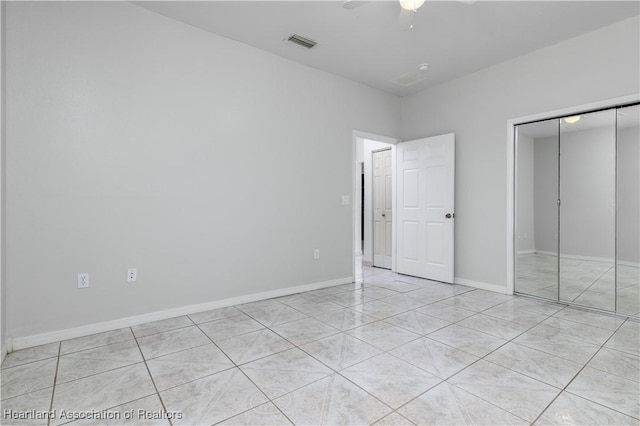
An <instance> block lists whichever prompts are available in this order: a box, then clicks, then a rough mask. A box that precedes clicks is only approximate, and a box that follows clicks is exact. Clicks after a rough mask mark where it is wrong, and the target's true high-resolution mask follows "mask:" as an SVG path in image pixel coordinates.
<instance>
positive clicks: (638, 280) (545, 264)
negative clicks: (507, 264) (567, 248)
mask: <svg viewBox="0 0 640 426" xmlns="http://www.w3.org/2000/svg"><path fill="white" fill-rule="evenodd" d="M517 262H518V263H517V280H516V291H517V292H519V293H523V294H530V295H533V296H538V297H543V298H546V299H556V298H557V297H558V284H557V270H558V259H557V257H555V256H549V255H544V254H523V255H518V260H517ZM617 275H618V285H617V292H618V297H617V310H618V312H619V313H621V314H626V315H632V316H636V317H638V316H640V268H639V267H637V266H628V265H618V270H617ZM615 279H616V269H615V268H614V264H613V263H612V262H599V261H590V260H576V259H567V258H561V259H560V300H561V301H564V302H572V303H577V304H580V305H584V306H591V307H596V308H600V309H605V310H610V311H613V310H614V309H615V304H616V299H615V294H616V285H615Z"/></svg>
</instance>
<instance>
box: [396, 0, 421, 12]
mask: <svg viewBox="0 0 640 426" xmlns="http://www.w3.org/2000/svg"><path fill="white" fill-rule="evenodd" d="M424 1H425V0H400V6H402V8H403V9H405V10H418V9H419V8H420V7H421V6H422V5H423V4H424Z"/></svg>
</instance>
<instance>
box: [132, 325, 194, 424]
mask: <svg viewBox="0 0 640 426" xmlns="http://www.w3.org/2000/svg"><path fill="white" fill-rule="evenodd" d="M189 319H191V318H189ZM129 330H130V331H131V334H132V335H133V338H134V339H135V341H136V345H137V346H138V350H139V351H140V356H141V357H142V361H143V362H144V367H145V368H146V369H147V374H149V378H150V379H151V383H152V384H153V388H154V389H155V390H156V396H157V397H158V399H159V400H160V405H162V409H163V410H164V414H165V415H166V416H167V419H166V420H168V421H169V424H170V425H172V426H173V421H172V420H173V419H171V418H169V410H167V406H166V405H165V403H164V400H163V399H162V396H161V395H160V391H159V390H158V386H157V385H156V381H155V379H154V378H153V374H151V370H150V369H149V365H148V364H147V358H146V357H145V356H144V353H143V352H142V348H141V347H140V342H138V338H137V337H136V334H135V333H134V332H133V328H132V327H129ZM125 404H126V403H125Z"/></svg>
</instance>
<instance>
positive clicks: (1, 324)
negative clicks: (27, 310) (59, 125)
mask: <svg viewBox="0 0 640 426" xmlns="http://www.w3.org/2000/svg"><path fill="white" fill-rule="evenodd" d="M5 11H6V2H0V55H1V56H2V57H1V58H0V87H1V90H0V92H1V93H2V96H0V362H2V360H3V359H4V356H5V354H6V353H7V347H6V342H7V338H6V337H7V280H6V274H7V268H6V263H5V260H6V256H5V255H6V238H5V235H6V221H5V220H6V194H7V191H6V183H7V179H6V174H5V173H6V170H7V167H6V159H7V156H6V126H5V113H6V105H5V101H6V98H5V96H4V94H5V76H6V73H5V63H6V61H5V39H6V37H5V27H6V26H5V16H6V13H5Z"/></svg>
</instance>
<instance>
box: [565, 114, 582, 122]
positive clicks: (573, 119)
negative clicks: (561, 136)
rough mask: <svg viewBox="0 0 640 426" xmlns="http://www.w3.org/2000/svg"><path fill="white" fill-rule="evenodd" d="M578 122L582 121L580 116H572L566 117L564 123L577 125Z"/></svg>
mask: <svg viewBox="0 0 640 426" xmlns="http://www.w3.org/2000/svg"><path fill="white" fill-rule="evenodd" d="M578 121H580V116H579V115H572V116H571V117H566V118H565V119H564V122H565V123H568V124H573V123H577V122H578Z"/></svg>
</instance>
